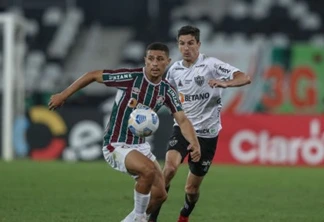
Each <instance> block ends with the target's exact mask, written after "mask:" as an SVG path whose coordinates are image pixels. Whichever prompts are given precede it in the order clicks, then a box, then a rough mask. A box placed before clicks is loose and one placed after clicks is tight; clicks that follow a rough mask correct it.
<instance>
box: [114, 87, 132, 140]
mask: <svg viewBox="0 0 324 222" xmlns="http://www.w3.org/2000/svg"><path fill="white" fill-rule="evenodd" d="M131 90H132V88H127V92H125V93H126V95H125V97H124V98H122V102H121V104H120V106H119V109H118V111H117V117H116V121H115V124H116V125H115V126H114V130H113V134H112V136H111V140H110V142H118V137H119V134H120V130H121V127H122V120H123V117H124V114H125V111H126V108H127V104H128V100H129V95H130V93H131ZM127 98H128V99H127ZM120 110H123V111H120Z"/></svg>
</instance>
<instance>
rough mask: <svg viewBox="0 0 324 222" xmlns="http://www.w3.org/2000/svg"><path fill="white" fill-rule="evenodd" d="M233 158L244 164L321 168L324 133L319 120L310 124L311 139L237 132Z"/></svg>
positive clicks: (233, 138) (323, 157)
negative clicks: (315, 166)
mask: <svg viewBox="0 0 324 222" xmlns="http://www.w3.org/2000/svg"><path fill="white" fill-rule="evenodd" d="M230 152H231V154H232V156H233V157H234V158H235V159H236V160H237V161H239V162H241V163H252V162H255V161H257V162H260V163H261V164H262V163H263V164H266V163H271V164H288V165H290V164H291V165H292V164H296V163H297V162H304V163H306V164H309V165H318V164H320V163H323V162H324V132H321V125H320V121H319V120H317V119H314V120H312V121H311V122H310V125H309V137H293V136H291V137H288V136H281V135H270V133H269V132H268V131H266V130H263V131H261V132H254V131H252V130H241V131H238V132H237V133H236V134H234V136H233V137H232V139H231V141H230Z"/></svg>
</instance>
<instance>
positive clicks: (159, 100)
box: [156, 96, 165, 105]
mask: <svg viewBox="0 0 324 222" xmlns="http://www.w3.org/2000/svg"><path fill="white" fill-rule="evenodd" d="M164 100H165V97H164V96H157V97H156V103H157V104H159V105H162V104H163V103H164Z"/></svg>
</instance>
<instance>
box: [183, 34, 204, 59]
mask: <svg viewBox="0 0 324 222" xmlns="http://www.w3.org/2000/svg"><path fill="white" fill-rule="evenodd" d="M178 47H179V50H180V52H181V55H182V58H183V60H185V61H187V62H191V63H192V62H194V61H196V59H197V58H198V56H199V48H200V42H197V40H196V39H195V37H194V36H192V35H181V36H179V39H178Z"/></svg>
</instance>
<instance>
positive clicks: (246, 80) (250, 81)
mask: <svg viewBox="0 0 324 222" xmlns="http://www.w3.org/2000/svg"><path fill="white" fill-rule="evenodd" d="M243 78H244V79H243V80H244V82H245V84H251V83H252V80H251V76H250V75H247V74H245V75H244V77H243Z"/></svg>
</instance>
